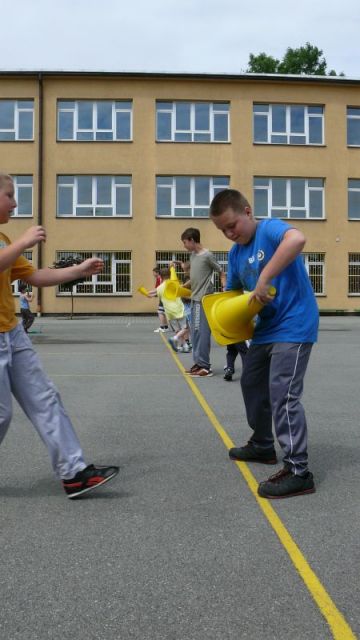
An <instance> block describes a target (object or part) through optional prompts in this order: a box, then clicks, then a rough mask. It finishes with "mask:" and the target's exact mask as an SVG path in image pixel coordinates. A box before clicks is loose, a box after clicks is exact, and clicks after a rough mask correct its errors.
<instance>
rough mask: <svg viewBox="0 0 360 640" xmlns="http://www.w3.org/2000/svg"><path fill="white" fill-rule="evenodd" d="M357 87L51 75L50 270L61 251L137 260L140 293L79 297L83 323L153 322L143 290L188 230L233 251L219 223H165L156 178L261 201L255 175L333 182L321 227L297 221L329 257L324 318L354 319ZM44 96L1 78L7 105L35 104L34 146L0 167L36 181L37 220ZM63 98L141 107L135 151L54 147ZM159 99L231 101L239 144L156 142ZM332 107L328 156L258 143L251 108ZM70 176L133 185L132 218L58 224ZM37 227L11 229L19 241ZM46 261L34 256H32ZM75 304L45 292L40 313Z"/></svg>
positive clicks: (46, 199)
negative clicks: (60, 178) (223, 186)
mask: <svg viewBox="0 0 360 640" xmlns="http://www.w3.org/2000/svg"><path fill="white" fill-rule="evenodd" d="M359 90H360V84H359V83H356V82H354V83H353V84H352V83H345V82H343V83H342V82H340V81H338V82H331V81H329V82H328V83H326V82H318V83H317V82H314V79H312V80H311V81H310V80H309V81H306V79H304V80H302V81H301V82H299V81H297V82H295V81H294V80H291V79H290V78H289V79H282V80H281V81H273V80H269V79H257V80H255V79H249V78H246V77H243V76H241V77H239V78H226V77H223V78H215V77H214V78H211V77H208V76H203V77H193V78H192V77H191V76H190V77H189V76H186V77H185V76H184V77H181V76H159V77H156V76H153V75H144V76H140V77H139V76H137V75H134V76H130V75H118V76H114V75H112V74H109V75H106V74H103V75H101V74H94V75H90V74H83V75H79V74H56V75H51V74H45V76H44V77H43V113H44V128H43V200H42V204H43V224H44V226H45V227H46V230H47V233H48V239H47V242H46V243H45V245H44V246H43V248H42V265H43V266H49V265H51V264H52V263H53V261H54V260H55V255H56V251H59V250H63V251H65V250H66V251H74V252H76V251H80V250H83V251H84V250H88V251H91V250H103V251H105V250H108V251H125V250H126V251H131V252H132V295H127V296H113V297H107V296H103V297H97V296H96V297H94V296H88V297H80V296H77V297H76V298H75V302H74V310H75V312H76V313H144V312H154V311H155V309H156V304H155V302H154V301H150V300H148V299H146V298H144V297H143V296H141V295H140V294H138V293H137V292H136V289H137V287H138V286H139V285H140V284H143V285H145V286H146V287H148V288H151V287H152V285H153V278H152V268H153V266H154V264H155V252H156V251H181V250H183V247H182V243H181V240H180V235H181V232H182V231H183V230H184V229H185V228H186V227H188V226H195V227H198V228H199V229H200V230H201V239H202V243H203V244H204V245H205V246H207V247H209V248H210V249H212V250H214V251H228V250H229V249H230V247H231V243H230V242H229V241H228V240H226V239H225V238H224V237H223V236H222V235H221V234H220V233H219V232H218V231H217V230H216V229H215V227H214V225H213V224H212V222H211V221H210V220H206V219H196V218H190V219H189V218H186V219H171V220H169V219H157V218H156V217H155V211H156V188H155V186H156V185H155V181H156V175H210V176H212V175H214V176H216V175H223V176H224V175H226V176H230V183H231V186H233V187H234V188H239V189H240V190H241V191H243V192H244V193H245V194H246V195H247V196H248V198H249V199H250V200H252V198H253V177H254V176H270V177H275V176H276V177H280V176H285V177H306V178H311V177H315V178H324V179H325V209H326V219H324V220H296V221H293V224H294V226H296V227H297V228H299V229H300V230H301V231H303V232H304V234H305V236H306V237H307V244H306V247H305V251H306V252H307V253H308V252H314V253H320V252H321V253H325V270H326V276H325V295H323V296H318V303H319V307H320V309H323V310H325V309H344V310H349V311H351V310H354V309H356V308H358V307H360V301H359V297H358V296H355V297H349V296H348V293H347V292H348V254H349V252H355V253H359V252H360V232H359V229H360V227H359V225H360V220H359V221H348V216H347V208H348V204H347V180H348V178H357V177H360V176H359V174H360V169H359V167H360V163H359V160H360V148H358V149H356V148H348V147H347V144H346V107H347V106H348V105H355V106H356V105H360V93H359ZM38 96H39V86H38V80H37V78H36V76H34V77H31V76H27V75H23V74H21V73H19V74H15V75H13V76H10V75H9V76H0V99H1V98H11V99H15V98H23V99H24V98H34V99H35V139H34V142H2V143H0V150H1V152H2V153H1V155H2V162H1V169H2V170H4V171H6V172H9V173H13V174H32V175H33V176H34V219H33V221H32V222H33V223H35V224H36V223H37V218H36V215H37V210H38V192H37V180H38V169H39V164H38V154H39V119H38V114H39V99H38ZM58 99H69V100H70V99H72V100H74V99H94V100H100V99H112V100H114V99H116V100H122V99H125V100H126V99H128V100H130V99H131V100H132V101H133V140H132V141H131V142H57V141H56V128H57V125H56V121H57V116H56V109H57V100H58ZM156 100H168V101H174V100H189V101H223V102H225V101H226V102H227V101H229V102H230V103H231V106H230V137H231V142H230V143H211V144H209V143H204V144H200V143H160V142H156V141H155V121H156V110H155V106H156ZM254 102H265V103H286V104H291V103H299V104H323V105H325V144H324V146H320V147H317V146H288V145H262V144H260V145H259V144H254V143H253V126H252V121H253V103H254ZM62 174H65V175H72V174H93V175H98V174H128V175H130V174H131V175H132V218H131V219H117V218H114V219H59V218H56V176H57V175H62ZM27 226H29V220H28V219H20V218H19V219H13V220H12V221H11V222H10V224H9V227H8V229H7V233H8V234H9V235H10V237H11V238H16V237H18V236H19V235H20V234H21V233H22V232H23V231H24V229H25V228H27ZM33 256H34V262H35V264H36V261H37V250H36V249H35V250H34V252H33ZM69 309H70V300H69V298H68V297H62V296H59V295H57V291H56V289H55V288H49V289H46V290H43V292H42V297H41V311H42V312H43V313H68V312H69Z"/></svg>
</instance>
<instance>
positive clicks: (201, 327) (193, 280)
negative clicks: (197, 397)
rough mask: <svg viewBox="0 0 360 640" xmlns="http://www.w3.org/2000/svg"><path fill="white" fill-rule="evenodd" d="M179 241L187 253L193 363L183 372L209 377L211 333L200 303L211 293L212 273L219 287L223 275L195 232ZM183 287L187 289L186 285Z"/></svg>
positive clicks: (196, 231)
mask: <svg viewBox="0 0 360 640" xmlns="http://www.w3.org/2000/svg"><path fill="white" fill-rule="evenodd" d="M181 240H182V243H183V245H184V247H185V249H186V250H187V251H189V253H190V280H189V282H190V289H191V342H192V349H193V360H194V364H193V366H192V367H191V368H190V369H187V370H186V371H185V373H187V374H188V375H190V376H192V377H194V378H209V377H210V376H212V375H213V371H212V369H211V364H210V345H211V340H210V337H211V334H210V327H209V325H208V321H207V319H206V315H205V312H204V310H203V308H202V304H201V301H202V298H203V297H204V296H205V295H207V294H209V293H213V292H214V285H213V276H214V272H215V271H216V272H217V273H219V275H220V280H221V284H222V286H223V287H224V286H225V282H226V275H225V273H224V272H223V271H222V269H221V267H220V265H219V264H218V263H217V262H216V260H215V258H214V256H213V254H212V253H211V251H209V249H205V248H204V247H203V246H202V244H201V243H200V231H199V229H194V228H192V227H191V228H188V229H185V231H183V233H182V234H181ZM184 286H187V283H185V285H184Z"/></svg>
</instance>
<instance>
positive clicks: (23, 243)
mask: <svg viewBox="0 0 360 640" xmlns="http://www.w3.org/2000/svg"><path fill="white" fill-rule="evenodd" d="M44 240H46V231H45V229H44V228H43V227H39V226H36V227H30V228H29V229H27V230H26V231H25V233H23V234H22V236H20V238H18V239H17V240H15V242H12V243H11V244H9V245H8V246H7V247H4V248H3V249H1V250H0V272H1V271H5V269H8V268H9V267H11V265H13V264H14V262H16V260H17V259H18V257H19V256H21V254H22V253H23V252H24V251H25V250H26V249H29V248H30V247H33V246H34V245H36V244H39V242H43V241H44Z"/></svg>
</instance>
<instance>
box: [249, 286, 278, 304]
mask: <svg viewBox="0 0 360 640" xmlns="http://www.w3.org/2000/svg"><path fill="white" fill-rule="evenodd" d="M273 291H274V288H273V287H272V285H271V284H268V283H266V282H265V283H264V282H260V280H258V281H257V284H256V287H255V289H254V291H253V292H252V294H251V295H250V296H249V304H250V303H251V301H252V300H257V301H258V302H260V303H261V304H268V303H269V302H272V301H273V300H274V293H273Z"/></svg>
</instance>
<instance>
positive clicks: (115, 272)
mask: <svg viewBox="0 0 360 640" xmlns="http://www.w3.org/2000/svg"><path fill="white" fill-rule="evenodd" d="M68 256H77V257H79V258H81V259H82V260H86V259H87V258H94V257H96V258H101V259H102V260H103V261H104V269H103V271H102V272H101V273H99V274H95V275H93V276H90V277H88V278H86V279H85V280H84V282H82V283H79V284H77V285H75V286H74V287H73V295H75V296H121V295H124V296H125V295H129V294H131V292H132V261H131V251H57V252H56V260H60V259H61V258H67V257H68ZM58 295H61V296H68V295H71V292H69V291H66V290H65V287H64V286H62V285H59V287H58Z"/></svg>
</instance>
